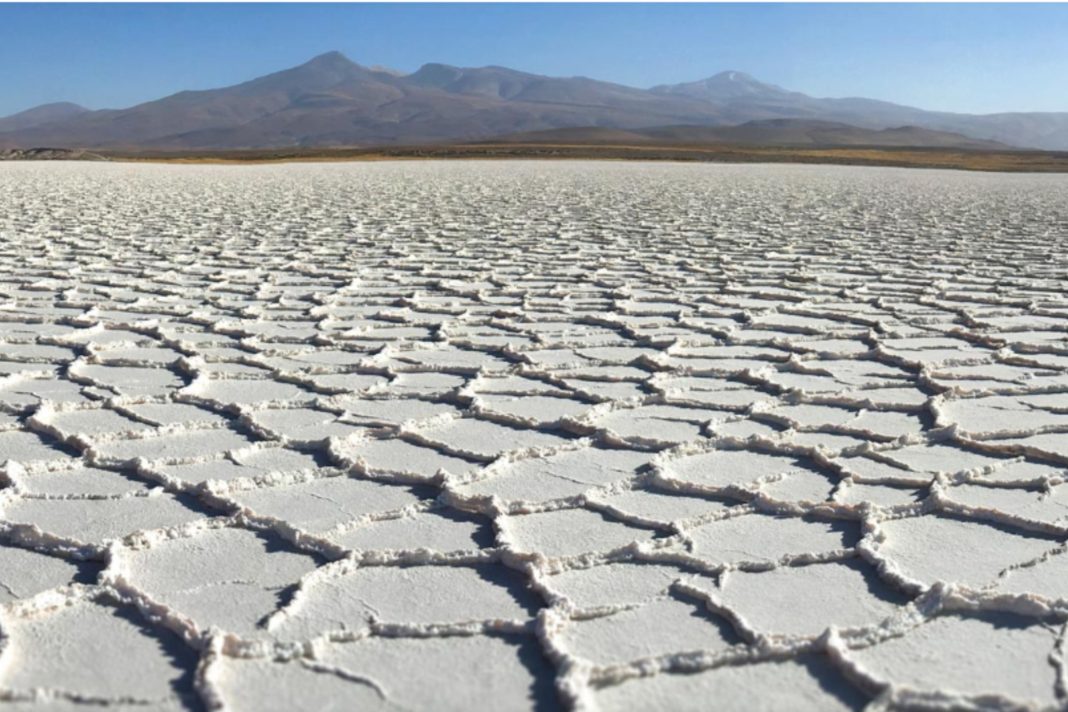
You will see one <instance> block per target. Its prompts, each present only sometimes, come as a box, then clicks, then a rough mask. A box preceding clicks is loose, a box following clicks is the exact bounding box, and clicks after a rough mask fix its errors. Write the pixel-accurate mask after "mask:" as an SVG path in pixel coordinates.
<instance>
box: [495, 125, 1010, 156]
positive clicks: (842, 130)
mask: <svg viewBox="0 0 1068 712" xmlns="http://www.w3.org/2000/svg"><path fill="white" fill-rule="evenodd" d="M485 143H520V144H556V145H567V144H578V145H602V146H604V145H607V146H700V145H716V144H729V145H743V146H744V145H749V146H782V147H794V148H796V147H804V146H812V147H821V148H828V147H844V146H852V147H881V148H888V147H908V148H944V149H966V150H990V151H997V150H1001V151H1003V150H1006V149H1008V148H1010V147H1009V146H1007V145H1005V144H1003V143H999V142H997V141H982V140H979V139H973V138H968V137H967V136H964V135H963V134H958V133H950V132H946V131H934V130H932V129H924V128H920V127H918V126H901V127H898V128H892V129H864V128H859V127H857V126H850V125H849V124H842V123H836V122H832V121H813V120H810V119H767V120H763V121H749V122H747V123H744V124H740V125H738V126H654V127H650V128H644V129H629V130H623V129H606V128H598V127H577V128H566V129H550V130H548V131H531V132H526V133H518V134H509V135H507V136H499V137H495V138H493V139H489V140H487V141H486V142H485Z"/></svg>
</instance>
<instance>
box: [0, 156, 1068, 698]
mask: <svg viewBox="0 0 1068 712" xmlns="http://www.w3.org/2000/svg"><path fill="white" fill-rule="evenodd" d="M0 240H2V244H3V249H2V251H0V484H2V486H3V488H2V489H0V701H3V702H5V703H7V704H8V705H10V706H11V707H12V709H36V708H40V709H81V708H82V707H92V708H94V709H99V708H104V709H109V708H114V709H133V708H134V707H138V708H145V707H147V708H150V709H204V708H208V709H233V710H265V709H285V710H288V709H364V708H378V707H381V708H390V709H393V708H441V709H474V708H492V709H502V710H507V709H529V708H534V707H541V708H546V709H553V708H559V707H564V708H581V709H605V710H616V709H652V708H660V709H709V708H712V707H715V708H716V709H746V710H752V709H784V710H786V709H788V710H801V709H813V710H817V709H818V710H828V709H857V708H863V707H865V706H869V707H870V708H871V709H895V708H950V707H953V708H958V709H970V708H975V709H984V708H989V709H1010V708H1011V709H1018V708H1036V709H1041V708H1048V709H1055V708H1061V709H1063V708H1064V706H1065V705H1066V704H1068V672H1066V665H1065V660H1064V650H1065V640H1064V638H1065V621H1068V583H1066V582H1068V549H1066V546H1068V544H1066V539H1068V495H1066V494H1065V493H1066V492H1068V490H1066V489H1065V487H1066V485H1065V484H1063V483H1064V481H1065V477H1066V475H1068V178H1066V177H1059V176H1028V175H1013V176H1008V175H994V174H991V175H983V174H965V173H952V172H941V171H908V170H895V169H874V168H873V169H866V168H844V167H801V166H793V167H791V166H761V165H753V166H726V165H723V166H714V165H682V164H679V165H670V164H637V163H629V164H615V163H607V162H605V163H570V162H549V163H543V162H514V163H513V162H453V163H449V162H432V163H419V162H397V163H379V164H367V163H363V164H359V163H357V164H322V165H315V164H304V165H300V164H290V165H277V166H259V167H211V166H153V165H123V164H73V163H72V164H63V163H53V164H10V165H5V166H3V167H2V169H0Z"/></svg>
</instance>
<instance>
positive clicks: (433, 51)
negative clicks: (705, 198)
mask: <svg viewBox="0 0 1068 712" xmlns="http://www.w3.org/2000/svg"><path fill="white" fill-rule="evenodd" d="M334 49H336V50H340V51H342V52H344V53H345V54H346V55H348V56H349V57H350V58H351V59H353V60H354V61H356V62H359V63H361V64H367V65H373V64H381V65H386V66H391V67H394V68H396V69H400V70H404V71H412V70H415V69H417V68H418V67H419V66H420V65H421V64H423V63H425V62H444V63H447V64H456V65H461V66H482V65H486V64H499V65H504V66H508V67H512V68H515V69H522V70H526V71H530V72H536V73H542V74H550V75H558V76H574V75H585V76H590V77H594V78H597V79H604V80H609V81H615V82H620V83H623V84H629V85H632V86H640V87H648V86H652V85H654V84H661V83H675V82H682V81H690V80H694V79H699V78H703V77H706V76H709V75H711V74H715V73H716V72H719V71H722V70H726V69H735V70H742V71H746V72H749V73H750V74H752V75H754V76H756V77H757V78H759V79H762V80H764V81H768V82H771V83H774V84H780V85H782V86H785V87H787V88H790V89H795V90H798V91H803V92H805V93H808V94H813V95H816V96H867V97H872V98H877V99H885V100H888V101H895V102H899V103H904V104H911V105H915V106H920V107H923V108H928V109H942V110H950V111H968V112H983V113H985V112H995V111H1013V110H1018V111H1068V4H1062V5H1049V4H1026V5H1025V4H907V5H887V4H855V5H854V4H825V5H804V4H725V5H712V4H700V5H697V4H674V5H667V4H626V5H614V4H552V5H549V4H544V5H535V4H469V5H453V4H346V5H339V4H262V5H261V4H212V5H208V4H188V5H178V4H174V5H171V4H144V5H141V4H116V5H96V4H71V5H46V4H38V5H33V4H0V76H2V80H0V115H5V114H9V113H12V112H15V111H19V110H22V109H25V108H29V107H31V106H35V105H37V104H42V103H45V102H51V101H61V100H62V101H74V102H77V103H80V104H84V105H86V106H88V107H90V108H112V107H122V106H129V105H131V104H135V103H138V102H141V101H147V100H150V99H155V98H159V97H161V96H165V95H167V94H171V93H173V92H176V91H180V90H182V89H204V88H211V87H218V86H225V85H227V84H233V83H237V82H240V81H244V80H246V79H250V78H253V77H255V76H258V75H262V74H266V73H269V72H272V71H276V70H279V69H284V68H287V67H290V66H293V65H296V64H299V63H301V62H303V61H305V60H307V59H309V58H311V57H312V56H314V55H316V54H320V53H322V52H325V51H328V50H334Z"/></svg>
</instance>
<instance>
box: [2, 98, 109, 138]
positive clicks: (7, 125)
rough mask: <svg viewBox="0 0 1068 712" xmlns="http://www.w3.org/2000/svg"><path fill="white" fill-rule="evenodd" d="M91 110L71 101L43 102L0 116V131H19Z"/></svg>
mask: <svg viewBox="0 0 1068 712" xmlns="http://www.w3.org/2000/svg"><path fill="white" fill-rule="evenodd" d="M87 111H89V109H86V108H85V107H84V106H78V105H77V104H71V103H70V102H69V101H60V102H56V103H55V104H42V105H40V106H35V107H33V108H32V109H26V111H20V112H19V113H17V114H12V115H11V116H5V117H3V118H0V132H5V131H18V130H19V129H28V128H30V127H32V126H40V125H42V124H49V123H52V122H54V121H63V120H65V119H70V118H73V117H75V116H78V115H80V114H84V113H85V112H87Z"/></svg>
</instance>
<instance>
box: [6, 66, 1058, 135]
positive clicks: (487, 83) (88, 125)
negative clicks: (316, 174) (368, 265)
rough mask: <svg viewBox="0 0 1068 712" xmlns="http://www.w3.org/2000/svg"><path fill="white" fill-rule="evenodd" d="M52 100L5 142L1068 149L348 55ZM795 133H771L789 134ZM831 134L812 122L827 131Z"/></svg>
mask: <svg viewBox="0 0 1068 712" xmlns="http://www.w3.org/2000/svg"><path fill="white" fill-rule="evenodd" d="M50 106H51V107H53V108H48V107H38V109H31V110H30V111H29V112H23V113H22V114H16V115H15V116H11V117H7V118H6V119H0V147H6V148H31V147H36V146H48V147H56V148H83V149H104V148H107V149H129V150H138V149H152V150H187V151H188V150H215V149H236V148H283V147H320V146H321V147H329V146H345V145H349V146H352V145H365V146H366V145H377V144H391V143H392V144H396V143H431V142H453V141H470V140H479V139H486V138H489V137H494V136H502V135H507V134H515V133H522V132H537V131H545V130H552V129H560V128H573V127H596V128H601V129H618V130H624V131H626V130H631V129H646V128H650V127H679V126H687V127H691V126H700V127H726V126H734V125H741V124H747V123H749V122H754V121H757V122H761V121H768V120H778V119H790V120H807V121H817V122H834V123H840V124H848V125H849V126H851V127H855V128H857V129H867V130H872V131H882V130H884V129H894V130H895V132H896V133H895V132H891V133H882V134H878V135H875V134H870V133H869V134H857V136H858V137H859V138H858V139H857V140H862V142H863V141H868V140H876V139H877V140H880V141H907V140H924V141H928V140H934V139H933V138H932V137H931V136H929V135H923V136H920V135H919V134H917V133H916V132H915V130H912V131H910V130H906V129H903V128H901V127H916V129H923V130H929V131H940V132H945V133H957V134H963V135H964V136H966V137H968V138H971V139H977V140H980V141H998V142H1001V143H1005V144H1010V145H1014V146H1025V147H1031V148H1044V149H1068V113H1030V114H1027V113H1018V114H994V115H969V114H952V113H944V112H930V111H924V110H922V109H916V108H913V107H907V106H900V105H897V104H891V103H888V102H882V101H876V100H872V99H859V98H845V99H821V98H815V97H810V96H807V95H805V94H801V93H799V92H793V91H789V90H787V89H784V88H782V87H778V86H774V85H771V84H765V83H763V82H760V81H758V80H756V79H754V78H753V77H751V76H749V75H747V74H745V73H743V72H738V71H728V72H721V73H719V74H716V75H714V76H712V77H709V78H708V79H704V80H701V81H697V82H688V83H684V84H675V85H664V86H658V87H654V88H652V89H637V88H634V87H628V86H623V85H620V84H613V83H610V82H602V81H598V80H595V79H590V78H587V77H546V76H541V75H537V74H530V73H527V72H520V71H516V70H514V69H508V68H506V67H494V66H490V67H478V68H468V67H453V66H449V65H445V64H426V65H424V66H423V67H421V68H420V69H419V70H418V71H416V72H414V73H411V74H407V75H405V74H403V73H400V72H396V71H394V70H391V69H387V68H383V67H365V66H362V65H359V64H356V63H355V62H352V61H351V60H349V59H348V58H347V57H345V56H344V55H342V54H340V53H339V52H328V53H326V54H323V55H320V56H318V57H315V58H314V59H312V60H310V61H309V62H306V63H304V64H302V65H300V66H297V67H293V68H291V69H286V70H283V71H280V72H275V73H273V74H269V75H266V76H263V77H259V78H257V79H253V80H251V81H247V82H243V83H241V84H237V85H234V86H229V87H223V88H220V89H209V90H202V91H183V92H179V93H177V94H173V95H171V96H167V97H164V98H161V99H158V100H155V101H150V102H146V103H144V104H139V105H137V106H133V107H130V108H127V109H111V110H103V111H85V110H82V109H81V108H80V107H73V106H72V105H50ZM55 107H67V108H58V109H57V108H55ZM27 115H29V116H28V117H27ZM35 117H36V118H35ZM768 126H770V125H765V127H764V129H762V130H765V131H767V130H768ZM754 130H756V129H754V127H750V128H748V129H745V131H748V132H752V131H754ZM784 130H785V129H784V128H782V127H779V128H775V129H773V131H772V133H773V134H774V136H780V135H782V132H783V131H784ZM790 130H791V131H795V132H796V131H797V130H799V128H798V126H797V125H794V126H792V127H791V128H790ZM819 130H820V129H819V128H818V127H814V128H812V131H815V132H816V134H818V133H819ZM833 132H834V133H835V135H836V136H838V137H839V138H838V139H836V140H846V138H845V137H846V135H847V133H848V132H847V131H846V130H845V129H843V128H837V129H834V131H833ZM814 135H815V134H814ZM774 136H773V137H772V138H774ZM817 138H818V136H817ZM775 140H779V139H775ZM805 140H809V139H805ZM821 140H822V139H821ZM946 140H949V141H951V142H954V141H958V139H955V138H952V139H946ZM892 145H899V144H897V143H894V144H892Z"/></svg>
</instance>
